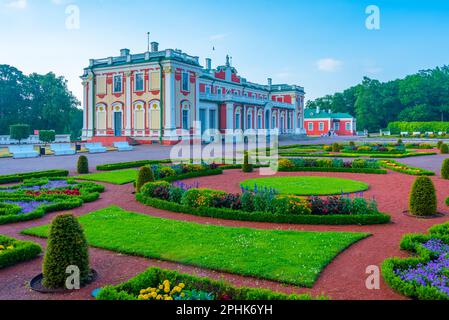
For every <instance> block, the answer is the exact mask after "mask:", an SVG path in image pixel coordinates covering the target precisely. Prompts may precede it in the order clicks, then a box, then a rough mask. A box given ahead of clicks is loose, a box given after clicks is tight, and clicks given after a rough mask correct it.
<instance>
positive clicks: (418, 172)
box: [380, 160, 435, 176]
mask: <svg viewBox="0 0 449 320" xmlns="http://www.w3.org/2000/svg"><path fill="white" fill-rule="evenodd" d="M380 165H381V166H382V167H384V168H387V169H390V170H393V171H396V172H401V173H405V174H409V175H413V176H434V175H435V172H433V171H429V170H425V169H421V168H416V167H412V166H408V165H406V164H403V163H399V162H397V161H394V160H380Z"/></svg>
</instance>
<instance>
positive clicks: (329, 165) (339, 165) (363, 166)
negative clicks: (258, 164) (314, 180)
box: [279, 158, 387, 174]
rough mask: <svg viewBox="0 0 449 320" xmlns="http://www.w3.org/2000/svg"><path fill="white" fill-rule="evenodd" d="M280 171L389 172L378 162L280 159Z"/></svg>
mask: <svg viewBox="0 0 449 320" xmlns="http://www.w3.org/2000/svg"><path fill="white" fill-rule="evenodd" d="M279 171H281V172H299V171H318V172H353V173H373V174H386V173H387V171H386V170H384V169H381V167H380V164H379V162H378V161H377V160H368V159H356V160H353V161H343V160H342V159H315V158H304V159H280V160H279Z"/></svg>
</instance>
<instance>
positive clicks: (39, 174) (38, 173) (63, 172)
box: [0, 170, 69, 184]
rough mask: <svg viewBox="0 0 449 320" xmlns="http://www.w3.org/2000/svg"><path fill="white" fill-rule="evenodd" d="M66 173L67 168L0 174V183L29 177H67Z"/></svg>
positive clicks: (18, 180) (19, 180)
mask: <svg viewBox="0 0 449 320" xmlns="http://www.w3.org/2000/svg"><path fill="white" fill-rule="evenodd" d="M68 175H69V172H68V171H67V170H49V171H35V172H27V173H17V174H7V175H0V184H5V183H13V182H21V181H23V180H26V179H31V178H42V177H48V178H50V177H67V176H68Z"/></svg>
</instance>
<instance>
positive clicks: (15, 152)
mask: <svg viewBox="0 0 449 320" xmlns="http://www.w3.org/2000/svg"><path fill="white" fill-rule="evenodd" d="M8 149H9V153H12V156H13V158H14V159H25V158H37V157H39V152H37V151H36V150H34V146H31V145H23V146H10V147H9V148H8Z"/></svg>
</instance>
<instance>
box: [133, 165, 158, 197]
mask: <svg viewBox="0 0 449 320" xmlns="http://www.w3.org/2000/svg"><path fill="white" fill-rule="evenodd" d="M153 181H154V173H153V170H152V169H151V168H150V167H147V166H145V167H142V168H140V170H139V174H138V176H137V180H136V192H140V190H141V189H142V187H143V186H144V185H145V184H146V183H148V182H153Z"/></svg>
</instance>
